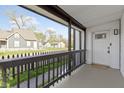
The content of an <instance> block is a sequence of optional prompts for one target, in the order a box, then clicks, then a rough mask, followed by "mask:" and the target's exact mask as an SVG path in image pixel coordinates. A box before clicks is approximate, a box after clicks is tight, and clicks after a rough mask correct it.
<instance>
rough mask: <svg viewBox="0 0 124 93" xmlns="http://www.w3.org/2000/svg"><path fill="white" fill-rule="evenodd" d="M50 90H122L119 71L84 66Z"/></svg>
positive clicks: (121, 78)
mask: <svg viewBox="0 0 124 93" xmlns="http://www.w3.org/2000/svg"><path fill="white" fill-rule="evenodd" d="M51 88H124V78H123V77H122V75H121V73H120V71H119V70H116V69H112V68H107V67H96V66H93V65H84V66H81V67H80V68H79V69H77V70H75V71H74V72H73V73H72V75H71V76H68V77H66V78H65V79H62V81H59V82H58V83H56V84H55V85H54V86H51Z"/></svg>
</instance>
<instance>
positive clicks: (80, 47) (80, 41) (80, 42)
mask: <svg viewBox="0 0 124 93" xmlns="http://www.w3.org/2000/svg"><path fill="white" fill-rule="evenodd" d="M79 45H80V46H79V49H80V50H81V49H82V33H81V31H80V32H79ZM81 63H82V52H80V64H81Z"/></svg>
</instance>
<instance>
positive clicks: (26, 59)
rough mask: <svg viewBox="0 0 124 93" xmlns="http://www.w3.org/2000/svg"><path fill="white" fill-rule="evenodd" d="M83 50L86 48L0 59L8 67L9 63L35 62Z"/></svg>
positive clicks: (0, 62) (0, 64)
mask: <svg viewBox="0 0 124 93" xmlns="http://www.w3.org/2000/svg"><path fill="white" fill-rule="evenodd" d="M81 51H84V50H73V51H63V52H62V51H60V52H57V53H51V54H40V55H34V56H26V57H23V58H14V59H4V60H0V66H3V65H4V66H6V67H8V66H9V65H13V64H16V65H20V64H24V63H27V62H29V63H31V62H34V61H37V60H39V59H41V58H43V59H44V58H52V57H57V56H63V55H65V54H66V55H67V54H70V53H76V52H81Z"/></svg>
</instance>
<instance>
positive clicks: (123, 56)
mask: <svg viewBox="0 0 124 93" xmlns="http://www.w3.org/2000/svg"><path fill="white" fill-rule="evenodd" d="M121 73H122V75H123V76H124V13H123V15H122V18H121Z"/></svg>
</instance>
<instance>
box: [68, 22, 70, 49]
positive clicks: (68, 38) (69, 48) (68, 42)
mask: <svg viewBox="0 0 124 93" xmlns="http://www.w3.org/2000/svg"><path fill="white" fill-rule="evenodd" d="M68 51H71V20H70V21H69V26H68Z"/></svg>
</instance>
